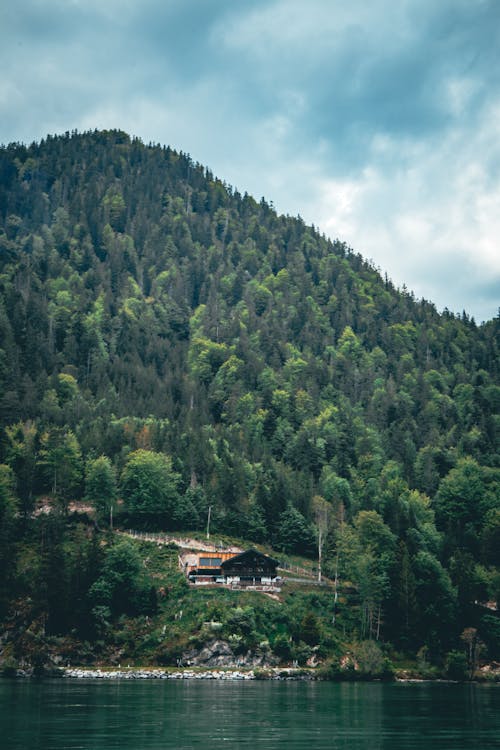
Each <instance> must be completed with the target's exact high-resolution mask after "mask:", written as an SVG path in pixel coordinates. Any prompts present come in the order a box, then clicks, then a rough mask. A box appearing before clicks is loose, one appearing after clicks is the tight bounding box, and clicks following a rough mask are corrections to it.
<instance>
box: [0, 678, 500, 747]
mask: <svg viewBox="0 0 500 750" xmlns="http://www.w3.org/2000/svg"><path fill="white" fill-rule="evenodd" d="M499 709H500V687H498V686H476V685H465V686H460V685H448V684H420V685H397V684H394V685H381V684H375V683H374V684H345V683H344V684H330V683H303V682H289V683H276V682H245V683H243V682H215V681H185V682H182V681H180V682H170V681H169V682H167V681H137V682H131V681H117V682H101V681H80V682H77V681H69V680H68V681H66V680H60V681H57V680H54V681H42V682H35V681H33V682H30V681H28V680H24V681H8V680H0V732H1V734H0V738H2V740H0V743H1V746H2V747H3V748H7V750H26V749H27V748H29V749H30V750H63V749H64V750H108V749H111V748H122V749H123V750H132V749H133V750H169V749H170V748H175V749H176V750H188V749H189V748H201V747H203V748H204V749H205V750H211V749H212V748H218V749H219V750H220V748H221V747H222V748H224V747H227V748H245V747H253V748H255V749H256V750H257V749H264V750H267V749H268V748H269V749H270V748H273V750H274V749H275V748H278V749H279V748H284V747H286V748H287V750H299V749H300V750H312V749H313V748H314V750H323V749H325V750H326V749H328V750H344V748H346V749H347V748H349V750H358V748H363V750H385V749H386V748H391V750H395V749H396V748H397V749H398V750H409V749H410V748H411V749H417V750H422V749H423V748H425V750H433V749H434V748H439V750H447V749H448V748H450V750H451V749H452V748H453V750H465V749H467V750H468V749H469V748H473V747H474V748H480V750H486V749H487V748H490V747H491V748H493V747H496V748H498V737H499V736H500V711H499Z"/></svg>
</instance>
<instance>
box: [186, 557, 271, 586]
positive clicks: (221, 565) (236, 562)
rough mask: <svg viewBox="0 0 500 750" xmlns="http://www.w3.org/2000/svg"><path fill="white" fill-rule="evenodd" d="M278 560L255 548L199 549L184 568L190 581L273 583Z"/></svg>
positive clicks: (242, 584) (239, 583) (250, 583)
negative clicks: (201, 550) (230, 549)
mask: <svg viewBox="0 0 500 750" xmlns="http://www.w3.org/2000/svg"><path fill="white" fill-rule="evenodd" d="M277 567H278V562H277V560H274V558H272V557H268V556H267V555H264V554H263V553H262V552H259V551H258V550H256V549H249V550H246V551H245V552H240V553H234V552H202V553H200V554H198V555H194V556H192V557H191V559H190V560H189V561H186V563H185V565H184V569H185V571H186V574H187V576H188V578H189V580H190V581H191V583H198V584H207V583H212V584H214V583H219V584H228V585H232V586H234V585H241V586H251V585H256V584H262V585H272V584H273V583H274V582H275V580H276V569H277Z"/></svg>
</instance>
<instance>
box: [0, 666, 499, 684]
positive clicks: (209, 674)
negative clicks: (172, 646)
mask: <svg viewBox="0 0 500 750" xmlns="http://www.w3.org/2000/svg"><path fill="white" fill-rule="evenodd" d="M1 676H2V677H3V678H6V679H9V678H14V679H16V678H17V679H26V678H32V677H34V678H42V679H58V680H61V679H66V680H105V681H106V680H108V681H115V680H218V681H226V682H244V681H257V680H258V681H278V682H285V681H288V682H291V681H295V682H384V683H392V684H403V685H404V684H421V683H424V684H431V683H447V684H472V685H486V684H487V685H498V684H499V681H498V680H496V679H493V680H488V679H475V680H466V681H463V682H462V681H460V680H450V679H446V678H443V677H436V678H429V677H410V676H406V675H404V674H398V673H396V674H394V676H393V678H392V679H391V680H382V679H380V678H373V679H370V678H367V677H366V676H365V678H364V679H363V678H358V679H354V680H353V679H352V678H350V679H349V678H347V679H342V678H340V679H339V678H338V677H337V678H333V679H332V678H331V677H328V676H326V675H323V674H319V673H318V672H317V671H316V670H314V669H311V668H300V667H265V668H262V667H254V668H249V669H238V668H234V669H233V668H228V667H222V668H217V667H214V668H207V669H203V668H198V669H192V668H189V667H185V668H178V669H175V668H168V667H117V668H115V667H58V668H55V669H52V670H50V671H42V672H37V671H36V670H34V669H32V668H28V669H15V670H12V672H11V673H10V674H5V673H4V674H2V675H1Z"/></svg>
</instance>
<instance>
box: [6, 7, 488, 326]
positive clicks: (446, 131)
mask: <svg viewBox="0 0 500 750" xmlns="http://www.w3.org/2000/svg"><path fill="white" fill-rule="evenodd" d="M0 66H1V70H2V75H1V76H0V143H4V144H7V143H10V142H14V141H17V142H25V143H30V142H32V141H33V140H40V139H41V138H43V137H44V136H46V135H47V134H48V133H51V134H55V133H62V132H65V131H68V130H73V129H77V130H80V131H82V130H89V129H94V128H120V129H122V130H125V131H127V132H128V133H130V135H135V136H139V137H140V138H141V139H142V140H143V141H144V142H145V143H149V142H154V143H161V144H165V145H166V144H168V145H170V146H172V147H173V148H175V149H177V150H182V151H184V152H185V153H189V154H190V155H191V156H192V158H193V159H194V160H195V161H197V162H200V163H202V164H203V165H205V166H207V167H209V168H210V169H211V171H212V172H214V174H215V175H217V176H218V177H220V178H221V179H223V180H225V181H226V182H228V183H229V184H231V185H233V186H234V187H235V188H237V189H238V190H239V191H240V192H245V191H247V192H248V193H250V194H251V195H253V196H254V197H255V198H256V199H260V198H261V197H262V196H264V197H265V198H266V200H268V201H269V202H272V203H273V205H274V206H275V208H276V209H277V210H278V211H279V212H280V213H285V214H290V215H293V216H295V215H297V214H300V215H301V216H302V218H303V219H304V220H305V221H306V222H307V223H309V224H314V225H315V226H316V227H317V228H318V229H320V230H321V231H323V232H324V233H325V234H327V235H328V236H330V237H331V238H332V239H335V238H339V239H341V240H342V241H344V242H346V243H347V244H348V245H349V246H351V247H352V248H353V249H354V250H355V251H356V252H359V253H361V254H362V255H363V256H364V257H365V258H367V259H369V260H371V261H372V262H373V263H374V265H375V266H376V267H378V268H380V270H381V272H382V273H387V274H388V276H389V277H390V278H391V279H392V280H393V281H394V283H395V284H397V285H398V286H402V285H403V284H405V285H406V287H407V288H408V289H409V290H411V291H413V292H414V293H415V295H416V297H417V298H420V297H425V298H426V299H428V300H430V301H432V302H434V303H435V305H436V307H437V308H438V310H443V309H444V308H445V307H446V308H448V309H449V310H451V311H452V312H457V313H461V312H462V310H465V311H466V312H467V313H468V314H469V315H472V316H474V317H475V319H476V321H477V322H482V321H483V320H488V319H490V318H493V317H495V316H496V315H497V314H498V308H499V305H500V0H300V1H299V0H140V1H139V0H4V2H3V3H0Z"/></svg>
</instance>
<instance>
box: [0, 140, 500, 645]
mask: <svg viewBox="0 0 500 750" xmlns="http://www.w3.org/2000/svg"><path fill="white" fill-rule="evenodd" d="M0 290H1V294H0V462H1V463H3V464H4V465H5V467H6V468H4V469H2V471H3V474H2V477H3V478H2V488H1V493H2V498H1V508H2V510H1V519H0V521H1V524H2V526H1V534H2V539H3V540H4V543H3V545H2V548H3V549H9V550H10V551H9V553H8V555H7V553H5V554H4V553H3V552H2V555H3V557H5V556H6V555H7V556H8V558H9V560H10V561H11V562H10V563H9V565H10V568H9V570H10V571H11V579H10V580H11V581H16V580H17V581H18V584H19V587H20V590H22V587H23V585H24V583H23V582H22V575H21V573H20V572H19V570H20V568H19V565H21V563H20V562H19V561H18V563H16V559H17V558H16V555H17V554H19V555H21V557H20V558H19V560H21V559H22V557H23V555H25V550H26V546H25V542H22V541H21V540H22V539H24V537H23V536H22V535H23V534H25V535H26V534H28V541H27V542H26V544H28V546H29V545H30V544H31V545H32V548H33V549H38V547H37V546H36V545H37V544H38V542H36V543H35V542H34V541H33V539H31V541H29V539H30V538H29V534H31V533H33V534H35V538H38V537H36V534H37V533H38V532H32V531H30V528H29V526H30V523H31V522H33V523H35V521H34V520H33V517H32V516H33V512H34V511H35V510H36V509H37V508H39V507H40V505H43V504H44V503H47V502H48V503H49V504H50V503H53V502H54V501H55V506H56V507H57V508H58V509H59V511H61V512H62V513H63V514H66V513H67V512H68V511H69V508H70V503H71V501H72V500H78V499H79V498H81V497H83V496H85V495H86V496H87V498H88V499H89V500H90V501H91V502H92V504H93V505H94V507H95V508H96V509H97V511H98V513H99V514H100V515H101V517H103V516H107V515H108V513H109V509H110V505H111V504H112V503H114V501H115V498H116V499H117V510H120V509H121V514H122V518H121V522H123V523H125V522H127V521H128V523H130V524H135V525H138V524H141V525H147V526H149V527H155V528H158V529H166V530H169V529H176V528H177V529H178V528H184V529H188V530H189V529H196V528H198V529H201V528H203V527H204V525H205V523H206V519H207V511H208V508H209V507H210V509H211V519H212V529H213V531H220V532H223V531H225V532H227V533H233V534H237V535H239V536H242V537H245V538H247V539H251V540H255V541H265V542H269V543H272V544H274V545H275V546H276V548H278V549H281V550H286V551H289V552H302V553H308V554H310V555H314V554H316V552H317V549H318V544H317V541H318V540H315V538H314V533H315V532H314V528H316V532H317V531H318V529H319V528H320V526H321V524H320V523H319V521H318V516H317V502H316V501H315V500H314V498H316V497H318V496H321V497H322V498H324V501H325V502H327V503H328V509H329V511H328V512H329V521H328V536H327V541H326V542H325V545H326V546H325V548H324V551H323V560H322V563H323V565H322V567H323V572H324V573H325V574H327V575H328V574H330V575H331V576H332V577H333V576H334V575H337V574H338V575H339V576H340V577H341V579H342V580H344V581H349V582H350V583H351V584H352V586H353V587H354V588H355V590H356V592H357V597H358V600H357V604H358V606H359V613H360V615H359V620H358V623H357V626H356V627H358V632H359V634H360V635H362V637H374V638H375V637H380V638H384V637H386V638H391V639H392V641H393V642H395V643H403V644H408V639H410V640H411V641H412V642H413V643H415V644H417V645H418V646H422V645H423V644H424V643H427V644H428V645H429V646H430V645H432V644H442V647H443V648H444V647H447V646H448V645H449V644H447V643H445V641H446V638H447V637H448V636H446V637H445V635H444V634H445V633H448V631H449V630H450V628H451V629H452V630H453V627H452V623H453V622H456V623H457V627H458V626H460V627H462V626H463V627H466V626H471V627H479V628H480V627H481V622H482V619H481V618H482V610H481V611H480V610H478V609H477V607H476V605H474V602H475V601H479V602H482V601H486V600H487V599H493V598H495V596H497V592H498V580H499V579H498V564H499V560H498V538H499V528H500V522H499V512H500V500H499V494H498V492H499V491H498V471H499V458H498V424H499V422H498V420H499V417H498V410H499V405H500V387H499V384H498V363H499V361H500V360H499V356H498V355H499V351H498V341H499V339H498V328H499V319H496V320H492V321H490V322H488V323H485V324H483V325H481V326H477V325H476V323H475V322H474V320H473V319H471V318H469V317H468V316H467V315H466V314H465V313H463V314H462V315H460V316H459V315H454V314H452V313H450V312H449V311H445V312H444V313H443V314H438V312H437V311H436V309H435V307H434V306H433V305H432V304H431V303H430V302H427V301H425V300H417V299H415V298H414V296H413V295H412V294H411V293H409V292H408V291H407V290H406V289H403V290H398V289H396V288H395V287H394V285H393V284H392V283H391V281H390V280H389V279H388V278H387V277H385V278H382V277H381V275H380V274H379V272H378V271H377V269H375V268H374V267H373V265H372V264H370V263H368V262H366V261H364V260H363V258H362V257H361V256H360V255H358V254H355V253H354V252H353V251H352V250H351V249H349V248H348V247H346V245H345V244H344V243H342V242H339V241H331V240H329V239H327V238H326V237H324V236H322V235H321V234H320V233H319V232H317V231H316V230H315V229H314V227H309V226H306V225H305V223H304V222H303V221H302V219H301V218H300V217H297V218H292V217H287V216H279V215H277V214H276V212H275V211H274V210H273V208H272V206H270V205H269V204H268V203H266V201H265V200H264V199H263V200H261V201H260V202H257V201H255V200H254V199H253V198H252V197H251V196H249V195H247V194H245V195H241V194H240V193H239V192H238V191H237V190H236V189H234V188H232V187H231V186H228V185H226V184H224V183H223V182H221V181H220V180H217V179H215V178H214V176H213V175H212V174H211V173H210V172H209V171H208V170H207V169H205V168H204V167H202V166H201V165H199V164H195V163H194V162H193V161H192V160H191V159H190V158H189V157H188V156H187V155H185V154H182V153H178V152H175V151H173V150H172V149H170V148H161V147H159V146H154V145H150V146H145V145H144V144H143V143H141V141H140V140H138V139H130V138H129V137H128V136H127V135H126V134H125V133H122V132H120V131H102V132H97V131H96V132H91V133H84V134H78V133H72V134H69V133H67V134H65V135H64V136H59V137H51V136H50V137H47V139H45V140H44V141H42V142H41V143H38V144H32V145H31V146H24V145H19V144H11V145H9V146H6V147H2V148H0ZM84 466H85V467H86V474H85V476H84ZM117 477H118V478H119V480H118V481H117V480H116V478H117ZM12 507H15V508H16V509H17V510H16V513H14V515H13V514H12V512H11V510H10V509H11V508H12ZM18 513H19V515H17V514H18ZM16 519H18V521H19V523H17V521H16ZM23 519H24V520H23ZM30 519H31V520H30ZM21 522H22V523H24V526H22V523H21ZM118 522H120V520H119V521H118ZM318 524H319V525H318ZM21 527H22V528H21ZM321 528H323V527H322V526H321ZM51 529H52V527H51ZM325 531H326V528H325V529H324V530H323V532H322V533H325ZM44 533H45V532H44ZM47 533H48V532H47ZM50 533H51V534H53V536H54V540H55V544H54V551H53V554H52V558H51V559H50V560H49V559H48V558H47V559H46V558H43V560H45V562H43V564H42V563H41V564H40V569H39V571H40V573H39V574H40V576H41V577H42V578H43V576H44V575H45V574H47V575H48V572H47V571H50V570H56V569H57V566H58V565H59V564H60V560H59V562H58V559H57V554H59V555H60V558H61V559H63V558H64V555H65V548H64V543H63V541H62V540H61V539H60V538H59V536H58V534H59V531H58V530H57V529H55V527H54V529H52V530H51V532H50ZM323 541H325V540H323ZM56 542H57V543H56ZM4 544H5V545H6V546H4ZM23 545H24V546H23ZM40 549H45V548H44V547H43V545H41V543H40ZM56 553H57V554H56ZM44 554H45V553H44ZM92 554H93V553H92V551H91V548H90V547H89V550H88V560H87V562H86V563H85V565H86V566H87V568H88V571H89V573H88V576H87V578H86V579H85V581H86V583H85V585H87V586H90V585H93V583H94V582H95V580H93V579H92V577H93V576H94V577H95V569H94V568H93V567H92V563H91V559H92ZM2 559H3V558H2ZM108 559H109V560H110V561H111V560H112V559H113V558H111V557H110V558H108ZM16 565H17V567H16ZM44 565H45V568H44ZM109 565H111V562H109ZM84 567H85V566H84ZM97 567H98V566H97ZM87 568H85V569H87ZM44 570H45V573H44V572H43V571H44ZM74 570H75V563H74V560H73V559H70V560H69V561H67V575H68V576H69V577H71V576H72V575H73V572H72V571H74ZM110 570H111V568H110ZM16 571H17V572H16ZM16 576H17V578H16ZM465 578H466V579H467V580H468V581H470V582H471V585H470V586H469V587H465V586H464V585H463V581H464V579H465ZM68 580H69V579H68ZM61 581H62V582H64V579H61ZM61 581H60V582H59V584H60V585H62V582H61ZM59 584H58V585H59ZM12 585H13V587H14V588H13V589H12V590H13V591H14V593H15V586H14V584H12ZM68 585H69V584H68ZM82 585H83V584H82ZM99 585H100V584H99ZM42 589H43V587H42V588H41V589H40V591H42ZM95 590H96V589H94V591H95ZM101 593H102V592H101ZM1 596H2V597H3V598H4V600H5V596H6V593H5V591H3V593H2V594H1ZM113 596H114V595H112V594H110V597H111V599H110V601H111V600H112V599H113ZM101 598H102V597H101ZM80 599H81V601H80V605H81V611H82V612H83V613H84V615H82V617H84V619H85V618H87V619H88V620H89V621H90V620H91V619H92V618H91V615H90V614H89V612H90V611H91V605H92V602H90V600H89V599H88V598H86V597H85V596H84V595H83V594H82V595H81V597H80ZM60 600H61V601H63V600H64V596H63V594H62V593H61V597H60ZM44 601H45V604H44V605H43V606H47V607H49V608H50V607H52V604H50V602H49V600H48V599H47V598H46V599H45V600H44ZM96 601H97V599H96ZM103 601H104V599H103ZM94 604H95V602H94ZM80 605H79V606H80ZM101 605H102V606H108V604H106V605H105V604H104V603H101V604H95V606H101ZM40 606H42V604H40ZM54 606H55V604H54ZM117 606H118V605H116V606H115V605H114V604H113V605H112V607H111V608H113V607H115V610H116V607H117ZM120 606H121V605H120ZM137 606H138V607H139V605H137ZM141 606H142V605H141ZM457 607H458V608H459V611H460V612H461V619H460V621H459V620H457V619H456V613H457ZM139 609H140V607H139ZM51 611H52V610H51ZM70 621H71V616H70V615H69V614H68V613H67V612H66V613H64V612H63V613H61V612H59V613H57V612H56V611H55V610H54V614H53V618H52V622H54V623H57V625H54V627H57V628H62V627H63V625H64V623H66V626H68V627H69V625H70ZM313 625H314V623H312V622H309V623H308V628H309V630H311V632H312V631H313V630H314V627H313ZM462 629H463V628H462ZM488 632H490V631H488ZM491 632H493V631H491ZM452 635H453V634H452ZM455 635H456V637H458V635H459V633H458V632H457V633H455ZM311 637H312V636H311ZM488 637H489V636H488ZM493 641H494V639H493V640H492V639H491V638H490V641H488V642H489V643H493Z"/></svg>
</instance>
